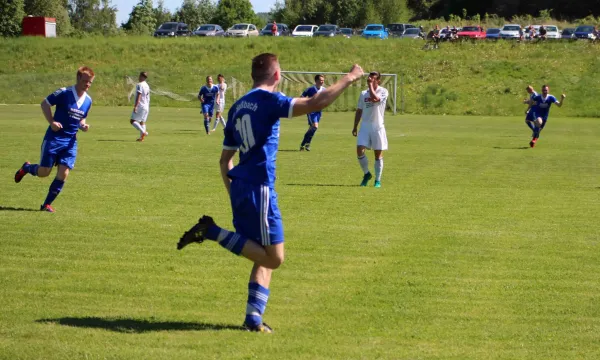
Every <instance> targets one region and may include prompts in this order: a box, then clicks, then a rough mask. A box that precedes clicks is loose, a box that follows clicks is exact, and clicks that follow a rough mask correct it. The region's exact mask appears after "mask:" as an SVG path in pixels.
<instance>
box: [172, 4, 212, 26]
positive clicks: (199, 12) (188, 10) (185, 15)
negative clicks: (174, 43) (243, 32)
mask: <svg viewBox="0 0 600 360" xmlns="http://www.w3.org/2000/svg"><path fill="white" fill-rule="evenodd" d="M215 10H216V7H215V4H214V3H213V2H212V1H211V0H184V1H183V4H182V5H181V7H180V8H179V9H178V10H177V11H176V12H175V16H174V17H175V20H176V21H179V22H183V23H186V24H187V25H188V26H189V27H190V28H192V29H195V28H196V27H197V26H199V25H202V24H206V23H209V22H211V20H212V19H213V17H214V15H215ZM219 24H220V23H219Z"/></svg>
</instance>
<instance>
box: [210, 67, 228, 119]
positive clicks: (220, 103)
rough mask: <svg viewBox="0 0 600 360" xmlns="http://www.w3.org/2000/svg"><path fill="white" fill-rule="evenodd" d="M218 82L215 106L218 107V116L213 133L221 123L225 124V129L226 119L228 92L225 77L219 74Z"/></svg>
mask: <svg viewBox="0 0 600 360" xmlns="http://www.w3.org/2000/svg"><path fill="white" fill-rule="evenodd" d="M217 81H218V82H219V84H218V85H217V87H218V88H219V92H218V93H217V99H216V100H215V104H216V105H217V115H216V116H215V124H214V125H213V128H212V130H211V131H215V130H217V126H218V125H219V123H221V124H223V128H225V119H223V111H224V110H225V92H227V84H226V83H225V76H223V75H222V74H219V75H218V76H217Z"/></svg>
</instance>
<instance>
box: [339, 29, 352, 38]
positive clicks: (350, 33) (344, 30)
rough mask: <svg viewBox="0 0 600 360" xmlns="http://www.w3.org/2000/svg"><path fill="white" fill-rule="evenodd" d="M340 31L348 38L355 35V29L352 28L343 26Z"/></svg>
mask: <svg viewBox="0 0 600 360" xmlns="http://www.w3.org/2000/svg"><path fill="white" fill-rule="evenodd" d="M340 32H341V33H342V35H344V36H345V37H347V38H351V37H352V35H354V31H353V30H352V29H350V28H341V29H340Z"/></svg>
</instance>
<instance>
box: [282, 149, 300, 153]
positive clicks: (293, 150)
mask: <svg viewBox="0 0 600 360" xmlns="http://www.w3.org/2000/svg"><path fill="white" fill-rule="evenodd" d="M277 151H283V152H299V151H300V150H295V149H279V150H277Z"/></svg>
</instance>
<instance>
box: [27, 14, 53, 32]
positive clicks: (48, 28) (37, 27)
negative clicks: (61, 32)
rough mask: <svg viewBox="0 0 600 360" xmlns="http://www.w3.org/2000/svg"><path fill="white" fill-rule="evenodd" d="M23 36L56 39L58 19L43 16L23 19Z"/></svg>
mask: <svg viewBox="0 0 600 360" xmlns="http://www.w3.org/2000/svg"><path fill="white" fill-rule="evenodd" d="M22 34H23V36H43V37H56V19H55V18H48V17H43V16H27V17H24V18H23V32H22Z"/></svg>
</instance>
